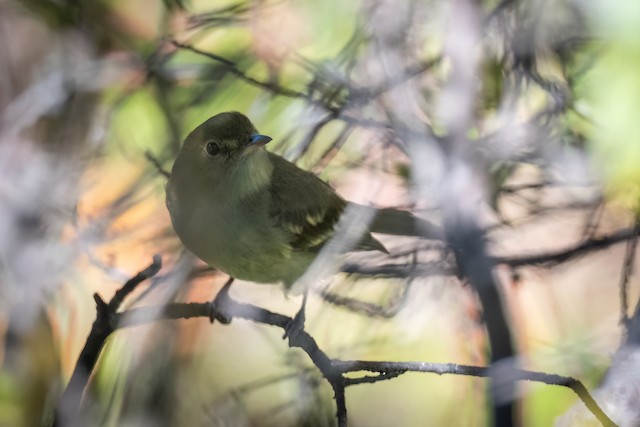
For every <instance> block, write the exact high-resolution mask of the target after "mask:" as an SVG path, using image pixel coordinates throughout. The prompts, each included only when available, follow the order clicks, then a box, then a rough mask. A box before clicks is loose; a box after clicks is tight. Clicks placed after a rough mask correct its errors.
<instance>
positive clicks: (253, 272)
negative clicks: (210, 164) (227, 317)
mask: <svg viewBox="0 0 640 427" xmlns="http://www.w3.org/2000/svg"><path fill="white" fill-rule="evenodd" d="M233 212H234V214H233V216H232V215H230V214H228V213H227V212H224V211H221V210H208V211H206V212H205V211H201V212H192V213H191V215H189V216H190V218H180V219H177V218H173V221H174V228H175V229H176V232H177V233H178V235H179V236H180V238H181V240H182V242H183V243H184V245H185V247H187V249H189V250H190V251H191V252H193V253H194V254H195V255H196V256H197V257H198V258H200V259H202V260H203V261H205V262H206V263H207V264H209V265H210V266H212V267H214V268H216V269H218V270H220V271H223V272H224V273H226V274H228V275H230V276H232V277H234V278H236V279H241V280H248V281H253V282H258V283H279V282H282V283H283V284H284V285H285V286H286V287H287V288H288V287H290V286H291V285H292V284H293V283H294V282H295V280H296V279H297V278H298V277H300V276H301V275H302V274H303V273H304V272H305V270H306V269H307V267H308V266H309V265H310V264H311V262H312V261H313V260H314V258H315V255H316V254H315V253H313V252H301V251H293V250H291V248H290V246H289V245H288V244H287V243H286V240H285V235H284V233H281V232H279V231H277V230H275V229H274V228H273V227H272V226H271V225H270V224H267V223H266V222H265V221H266V219H265V218H263V217H259V216H257V215H254V214H252V211H249V210H247V209H244V210H240V209H235V210H233ZM212 224H215V225H212ZM237 224H245V226H243V227H239V226H238V225H237ZM246 224H250V226H247V225H246Z"/></svg>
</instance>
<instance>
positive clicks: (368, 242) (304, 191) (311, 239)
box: [269, 153, 386, 252]
mask: <svg viewBox="0 0 640 427" xmlns="http://www.w3.org/2000/svg"><path fill="white" fill-rule="evenodd" d="M269 158H270V160H271V162H272V164H273V166H274V169H273V177H272V180H271V207H270V214H271V217H272V218H273V221H274V224H275V226H276V227H278V228H280V229H281V230H283V231H285V232H286V233H288V235H289V236H290V240H289V244H290V246H291V247H292V249H294V250H302V251H305V250H307V251H314V250H318V249H319V248H320V247H321V246H322V245H323V244H324V243H325V242H326V241H327V240H328V239H329V238H331V236H332V234H333V230H334V227H335V226H336V224H337V223H338V221H339V220H340V215H341V214H342V211H343V210H344V208H345V207H346V205H347V202H346V201H345V200H344V199H343V198H342V197H340V196H339V195H338V194H337V193H336V192H335V191H334V190H333V188H331V187H330V186H329V185H328V184H327V183H325V182H324V181H322V180H321V179H320V178H318V177H316V176H315V175H314V174H312V173H310V172H307V171H304V170H302V169H300V168H298V167H297V166H296V165H294V164H293V163H291V162H289V161H287V160H285V159H283V158H282V157H280V156H277V155H275V154H272V153H269ZM357 249H361V250H381V251H384V252H386V249H385V248H384V246H382V244H381V243H380V242H378V241H377V240H376V239H374V238H373V237H372V236H371V235H370V234H368V233H367V235H366V236H364V237H363V239H362V242H360V243H359V244H358V246H357Z"/></svg>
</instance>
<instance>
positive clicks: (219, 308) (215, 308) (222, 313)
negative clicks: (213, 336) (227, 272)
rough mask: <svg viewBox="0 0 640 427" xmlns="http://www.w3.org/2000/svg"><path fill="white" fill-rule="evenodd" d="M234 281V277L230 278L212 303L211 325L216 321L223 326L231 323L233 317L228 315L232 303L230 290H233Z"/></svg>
mask: <svg viewBox="0 0 640 427" xmlns="http://www.w3.org/2000/svg"><path fill="white" fill-rule="evenodd" d="M233 280H234V279H233V277H230V278H229V280H227V283H225V284H224V286H223V287H222V289H220V291H219V292H218V295H216V297H215V298H214V299H213V300H212V301H211V303H210V305H209V320H211V323H213V322H214V321H216V320H217V321H218V322H220V323H222V324H223V325H228V324H229V323H231V319H232V316H231V315H229V314H228V313H227V308H228V307H229V303H230V302H231V297H229V289H230V288H231V284H232V283H233Z"/></svg>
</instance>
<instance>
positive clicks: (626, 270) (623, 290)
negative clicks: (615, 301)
mask: <svg viewBox="0 0 640 427" xmlns="http://www.w3.org/2000/svg"><path fill="white" fill-rule="evenodd" d="M638 234H640V220H636V221H635V227H634V234H633V237H632V238H631V240H629V241H627V249H626V252H625V255H624V265H623V267H622V277H621V278H620V322H621V323H622V324H623V325H625V327H626V326H627V324H628V322H629V314H628V313H629V296H628V292H629V289H628V288H629V278H630V277H631V275H632V274H633V265H634V262H635V259H636V250H637V248H638Z"/></svg>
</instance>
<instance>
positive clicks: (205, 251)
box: [166, 111, 443, 304]
mask: <svg viewBox="0 0 640 427" xmlns="http://www.w3.org/2000/svg"><path fill="white" fill-rule="evenodd" d="M271 140H272V138H271V137H269V136H267V135H263V134H261V133H259V132H258V131H257V129H256V127H255V126H254V125H253V123H252V122H251V121H250V120H249V118H248V117H246V116H245V115H244V114H242V113H239V112H236V111H232V112H223V113H219V114H217V115H215V116H213V117H211V118H209V119H208V120H206V121H205V122H204V123H202V124H201V125H199V126H198V127H196V128H195V129H194V130H193V131H192V132H191V133H189V135H188V136H187V137H186V139H185V141H184V143H183V144H182V147H181V149H180V151H179V153H178V156H177V158H176V160H175V162H174V164H173V168H172V170H171V174H170V177H169V180H168V182H167V186H166V204H167V207H168V210H169V213H170V216H171V221H172V224H173V228H174V230H175V232H176V234H177V235H178V237H179V238H180V240H181V241H182V243H183V244H184V246H185V247H186V248H187V249H189V250H190V251H191V252H193V253H194V254H195V255H196V256H197V257H199V258H200V259H201V260H203V261H204V262H206V263H207V264H209V265H210V266H211V267H213V268H215V269H217V270H220V271H222V272H224V273H226V274H228V275H229V276H231V277H233V278H236V279H241V280H246V281H252V282H256V283H281V284H283V285H284V288H285V289H286V290H289V289H291V287H292V285H293V284H294V283H295V282H296V280H297V279H299V278H300V277H301V276H302V275H303V274H304V272H305V271H306V269H307V268H308V267H309V265H310V264H311V263H312V262H313V261H314V259H315V258H316V256H317V255H318V253H319V251H320V250H321V249H322V248H323V246H324V245H325V244H326V243H327V242H328V241H329V240H330V239H331V238H332V236H333V235H334V233H335V230H336V227H337V224H338V222H339V220H340V217H341V215H342V213H343V212H344V211H345V209H346V208H347V207H348V206H349V204H350V202H348V201H346V200H345V199H344V198H343V197H341V196H340V195H339V194H338V193H337V192H336V191H335V190H334V189H333V188H332V187H331V186H330V185H329V184H327V183H326V182H324V181H323V180H321V179H320V178H318V177H317V176H316V175H314V174H313V173H311V172H309V171H306V170H303V169H301V168H299V167H298V166H296V165H295V164H293V163H292V162H290V161H288V160H286V159H284V158H283V157H281V156H279V155H277V154H275V153H272V152H270V151H267V150H266V148H265V145H266V144H267V143H269V142H270V141H271ZM372 232H380V233H384V234H394V235H408V236H422V237H428V238H436V239H442V238H443V237H442V235H443V233H442V231H441V230H440V228H439V227H438V226H436V225H434V224H432V223H431V222H429V221H427V220H424V219H421V218H418V217H416V216H414V215H412V214H411V213H409V212H407V211H403V210H397V209H393V208H386V209H376V210H375V215H374V217H373V220H372V222H371V223H370V224H369V227H368V230H365V231H364V233H363V235H362V237H361V238H360V239H359V241H357V242H355V245H354V247H353V248H352V250H355V251H379V252H386V253H388V251H387V249H386V248H385V246H384V245H383V244H382V243H381V242H380V241H379V240H377V239H376V238H375V237H374V236H373V235H372V234H371V233H372ZM305 297H306V294H305ZM305 302H306V299H305ZM303 304H304V303H303Z"/></svg>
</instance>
